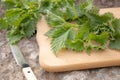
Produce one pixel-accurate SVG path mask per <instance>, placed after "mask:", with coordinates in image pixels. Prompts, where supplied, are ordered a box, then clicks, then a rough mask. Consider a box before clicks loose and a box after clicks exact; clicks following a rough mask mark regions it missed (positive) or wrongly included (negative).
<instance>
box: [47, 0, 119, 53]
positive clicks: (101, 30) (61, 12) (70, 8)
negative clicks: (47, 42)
mask: <svg viewBox="0 0 120 80" xmlns="http://www.w3.org/2000/svg"><path fill="white" fill-rule="evenodd" d="M63 1H64V0H63ZM65 1H66V2H65V3H64V4H66V5H63V6H61V5H62V4H57V5H60V6H55V5H54V6H52V7H51V8H50V9H49V11H50V13H48V14H47V22H48V23H49V25H50V26H51V27H52V28H51V29H50V30H49V31H48V32H47V33H46V34H47V36H48V37H49V38H52V42H53V41H54V40H55V42H54V43H51V45H52V46H53V47H52V49H53V51H54V52H55V53H56V52H58V51H59V50H60V49H62V48H67V49H71V50H74V51H83V50H86V51H87V53H90V52H91V51H92V50H101V49H102V50H104V49H106V48H107V46H108V42H109V43H110V46H112V47H114V48H117V49H118V48H120V47H119V46H117V47H116V46H115V45H117V44H116V43H118V42H119V40H118V39H117V38H116V36H120V31H119V30H120V29H119V28H120V20H119V19H116V18H115V17H114V16H113V14H112V13H105V14H102V15H100V14H99V9H98V8H96V7H95V6H94V4H93V0H84V1H82V3H80V5H76V4H75V3H73V4H69V0H65ZM59 3H60V2H59ZM68 24H70V25H71V26H70V25H69V27H68ZM69 29H71V30H70V32H69V35H68V34H67V31H69ZM64 33H66V34H67V36H65V34H64ZM63 36H64V37H63ZM61 37H62V38H64V39H62V38H61ZM113 40H117V41H113ZM57 41H58V42H57Z"/></svg>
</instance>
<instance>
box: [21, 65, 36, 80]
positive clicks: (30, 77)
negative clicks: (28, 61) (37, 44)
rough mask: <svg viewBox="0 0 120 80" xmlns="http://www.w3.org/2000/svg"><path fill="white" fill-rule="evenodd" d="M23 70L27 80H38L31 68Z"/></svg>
mask: <svg viewBox="0 0 120 80" xmlns="http://www.w3.org/2000/svg"><path fill="white" fill-rule="evenodd" d="M22 70H23V73H24V75H25V77H26V79H27V80H37V78H36V77H35V75H34V73H33V71H32V69H31V68H30V67H25V68H23V69H22Z"/></svg>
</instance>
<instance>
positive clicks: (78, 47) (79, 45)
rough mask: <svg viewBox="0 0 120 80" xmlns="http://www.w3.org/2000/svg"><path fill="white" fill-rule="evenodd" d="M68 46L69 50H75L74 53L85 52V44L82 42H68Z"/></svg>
mask: <svg viewBox="0 0 120 80" xmlns="http://www.w3.org/2000/svg"><path fill="white" fill-rule="evenodd" d="M66 46H67V48H68V49H71V50H74V51H77V52H79V51H83V50H84V42H83V41H82V40H78V39H77V40H68V41H67V42H66Z"/></svg>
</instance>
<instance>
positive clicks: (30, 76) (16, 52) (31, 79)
mask: <svg viewBox="0 0 120 80" xmlns="http://www.w3.org/2000/svg"><path fill="white" fill-rule="evenodd" d="M10 48H11V51H12V54H13V56H14V58H15V61H16V63H17V64H18V65H19V66H20V67H21V68H22V71H23V73H24V75H25V77H26V79H27V80H37V78H36V76H35V75H34V73H33V71H32V69H31V68H30V66H29V64H28V63H27V61H26V60H25V58H24V56H23V54H22V52H21V51H20V49H19V48H18V46H17V45H11V44H10Z"/></svg>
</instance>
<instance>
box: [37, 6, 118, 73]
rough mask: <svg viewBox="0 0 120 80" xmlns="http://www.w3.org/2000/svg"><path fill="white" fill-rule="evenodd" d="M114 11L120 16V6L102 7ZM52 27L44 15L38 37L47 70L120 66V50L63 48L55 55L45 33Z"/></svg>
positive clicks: (105, 10)
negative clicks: (78, 50)
mask: <svg viewBox="0 0 120 80" xmlns="http://www.w3.org/2000/svg"><path fill="white" fill-rule="evenodd" d="M105 12H112V13H113V14H114V15H115V17H118V18H120V8H107V9H101V10H100V13H101V14H103V13H105ZM49 29H50V27H49V26H48V24H47V22H46V21H45V19H44V17H43V18H42V20H41V21H38V24H37V35H36V39H37V42H38V45H39V62H40V66H41V67H42V68H44V69H45V70H46V71H50V72H62V71H70V70H81V69H90V68H100V67H108V66H120V51H116V50H110V49H106V50H105V51H96V52H92V53H91V55H88V54H87V53H86V52H79V53H77V52H73V51H68V50H67V51H66V50H62V51H60V52H59V53H58V55H57V57H56V56H55V55H54V53H53V52H52V49H51V45H50V39H49V38H48V37H46V36H45V35H44V34H45V33H46V32H47V31H48V30H49Z"/></svg>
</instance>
